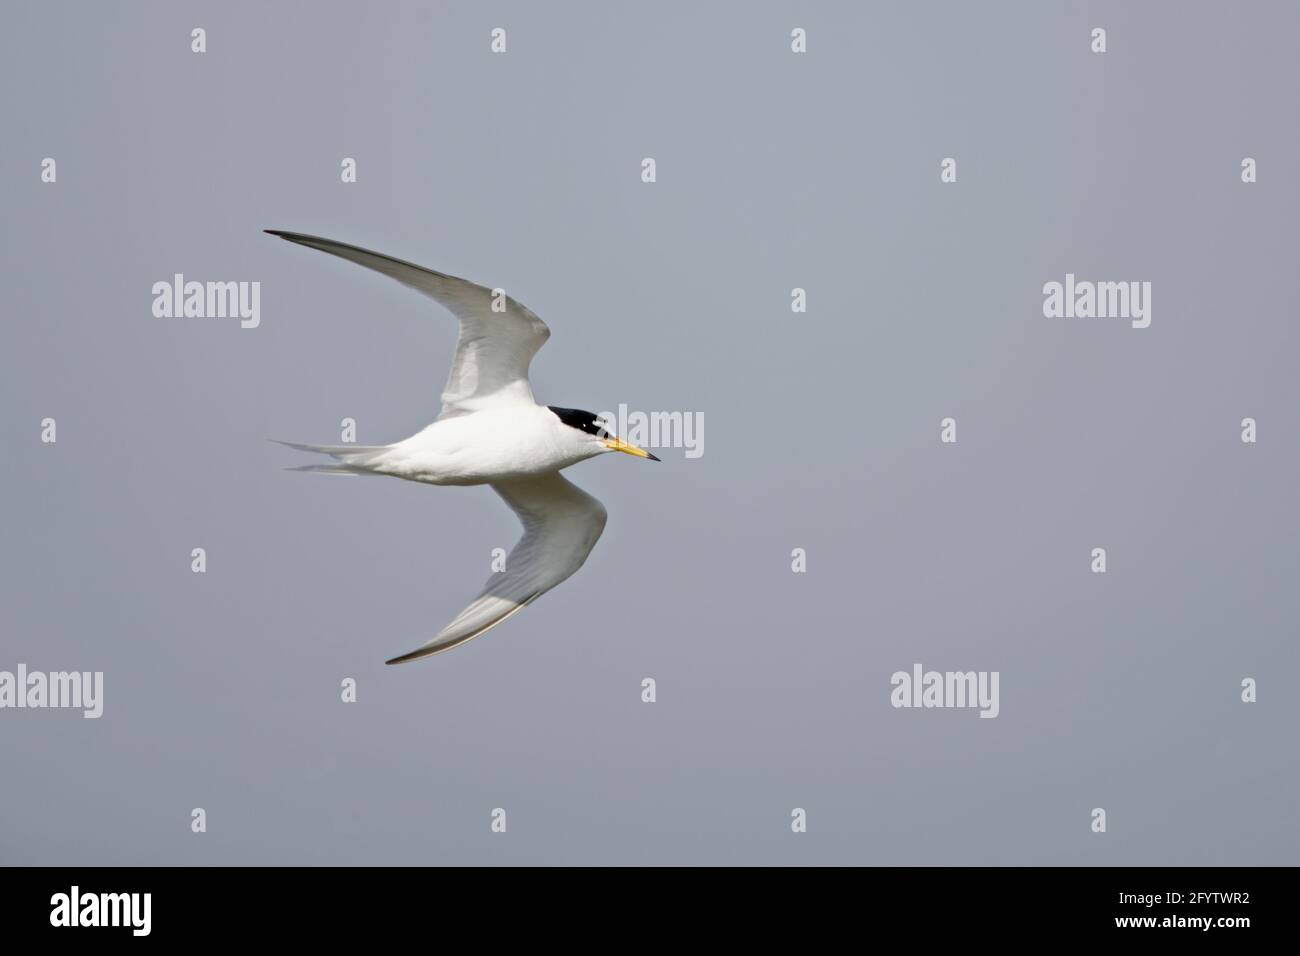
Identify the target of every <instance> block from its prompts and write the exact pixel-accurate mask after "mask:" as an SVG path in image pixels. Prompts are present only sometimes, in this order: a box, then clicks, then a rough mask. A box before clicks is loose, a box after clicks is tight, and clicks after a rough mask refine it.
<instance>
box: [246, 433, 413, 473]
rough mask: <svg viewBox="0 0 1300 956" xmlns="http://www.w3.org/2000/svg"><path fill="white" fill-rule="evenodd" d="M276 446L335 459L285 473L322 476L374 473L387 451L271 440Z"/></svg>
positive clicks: (290, 469)
mask: <svg viewBox="0 0 1300 956" xmlns="http://www.w3.org/2000/svg"><path fill="white" fill-rule="evenodd" d="M270 440H271V441H273V442H275V443H276V444H277V445H285V446H287V447H289V448H296V449H298V451H309V452H313V453H315V454H319V455H329V456H330V457H331V458H333V459H335V462H336V463H334V464H328V465H299V466H298V467H296V468H288V469H286V470H287V471H314V472H316V473H317V474H323V475H367V474H374V473H375V467H374V466H375V464H376V461H377V460H378V458H379V456H380V455H381V454H382V453H383V452H385V451H387V450H388V446H387V445H305V444H302V443H301V442H293V441H280V440H279V439H278V438H272V439H270Z"/></svg>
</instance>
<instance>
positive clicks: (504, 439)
mask: <svg viewBox="0 0 1300 956" xmlns="http://www.w3.org/2000/svg"><path fill="white" fill-rule="evenodd" d="M563 427H564V426H561V425H559V423H558V419H556V417H555V415H554V414H553V413H552V412H551V411H550V410H549V409H546V408H544V407H542V406H539V405H532V406H528V405H520V406H512V407H510V408H503V409H494V410H491V411H482V412H475V413H474V414H472V415H462V416H459V417H456V418H447V419H442V420H440V421H436V422H434V423H433V424H432V425H430V426H429V427H428V428H425V429H424V430H423V431H421V432H418V433H417V434H415V435H412V436H411V437H410V438H408V439H406V440H405V441H401V442H398V443H397V444H395V445H392V446H391V447H390V448H389V449H388V450H387V451H386V452H385V453H384V454H383V456H382V457H380V458H379V459H378V461H377V462H376V463H375V470H376V471H379V472H381V473H383V474H389V475H395V476H396V477H399V478H407V479H409V480H411V481H423V482H428V483H429V484H434V485H478V484H484V483H489V482H494V481H502V480H505V479H509V478H521V477H525V476H529V475H536V474H541V473H544V472H549V471H556V470H557V469H560V468H566V467H568V466H569V465H572V464H575V463H576V462H578V461H581V460H582V459H583V458H586V457H589V456H588V455H586V454H581V455H578V456H577V457H575V456H574V449H573V448H571V447H568V445H569V443H567V442H564V441H563V438H564V435H563V434H562V432H561V431H560V429H561V428H563Z"/></svg>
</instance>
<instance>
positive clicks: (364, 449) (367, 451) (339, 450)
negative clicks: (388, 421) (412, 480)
mask: <svg viewBox="0 0 1300 956" xmlns="http://www.w3.org/2000/svg"><path fill="white" fill-rule="evenodd" d="M267 440H268V441H273V442H275V443H276V444H277V445H284V446H286V447H287V448H296V449H298V450H299V451H313V452H316V453H317V454H321V455H332V456H334V457H335V458H342V457H345V456H347V455H373V454H375V453H376V452H381V451H383V450H384V449H386V448H387V447H388V446H387V445H304V444H302V443H301V442H296V441H280V439H278V438H269V439H267Z"/></svg>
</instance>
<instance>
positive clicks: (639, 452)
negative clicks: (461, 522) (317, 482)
mask: <svg viewBox="0 0 1300 956" xmlns="http://www.w3.org/2000/svg"><path fill="white" fill-rule="evenodd" d="M266 231H267V232H268V233H270V234H271V235H273V236H279V237H280V238H281V239H287V240H289V241H290V242H296V243H298V244H299V245H303V246H310V247H311V248H312V249H319V250H320V251H321V252H328V253H329V254H330V255H334V256H339V257H340V258H343V259H347V260H348V261H350V262H355V263H356V264H357V265H361V266H365V267H366V268H367V269H374V270H375V271H376V272H382V273H383V274H384V275H386V276H389V277H390V278H393V279H396V280H397V281H398V282H400V283H402V284H403V285H406V286H410V287H411V288H413V289H415V290H416V291H418V292H423V293H424V294H425V295H427V296H429V297H430V298H431V299H433V300H434V301H435V302H438V303H439V304H440V305H443V306H445V307H446V308H447V309H448V310H449V311H450V312H451V313H452V314H453V315H455V316H456V318H457V319H459V320H460V339H459V340H458V341H457V343H456V354H455V356H454V357H453V358H452V362H451V374H450V375H449V376H448V377H447V385H446V387H445V388H444V389H443V392H442V413H441V414H440V415H439V416H438V418H437V419H436V420H435V421H434V422H433V424H431V425H429V426H427V427H426V428H424V429H423V430H421V431H419V432H417V433H416V434H414V435H412V436H411V437H410V438H407V439H405V440H403V441H399V442H396V443H395V444H392V445H370V446H362V445H302V444H296V443H293V442H281V443H280V444H284V445H289V446H290V447H292V448H297V449H300V450H303V451H311V452H320V453H322V454H326V455H329V456H331V457H332V458H334V462H333V463H331V464H322V465H307V466H304V467H302V468H298V469H295V470H298V471H315V472H323V473H326V474H336V475H339V474H341V475H358V474H373V475H392V476H393V477H396V478H405V479H407V480H409V481H422V482H425V483H427V484H431V485H480V484H487V485H491V486H492V489H493V490H494V491H495V492H496V493H497V494H499V495H500V496H501V497H502V498H504V499H505V502H506V504H508V505H509V506H510V507H511V508H512V509H513V510H514V512H515V514H517V515H518V516H519V520H520V522H522V523H523V526H524V536H523V537H522V538H520V539H519V542H518V543H517V544H516V545H515V547H514V550H512V551H511V552H510V554H509V556H508V557H507V558H506V570H505V571H503V572H498V573H496V574H493V575H492V577H491V579H490V580H489V581H488V583H487V586H486V587H485V588H484V589H483V592H482V593H481V594H480V595H479V596H478V597H477V598H476V599H475V600H474V602H473V603H472V604H470V605H469V607H467V608H465V610H463V611H461V612H460V614H458V615H457V616H456V618H455V620H453V621H452V622H451V623H450V624H448V625H447V626H446V627H445V628H443V629H442V631H441V632H440V633H439V634H438V635H437V636H436V637H434V638H433V639H432V640H431V641H429V642H428V643H427V644H424V645H422V646H421V647H418V648H416V649H415V650H413V651H411V652H410V653H409V654H403V655H401V656H400V657H394V658H393V659H392V660H390V661H388V663H389V664H400V663H404V662H406V661H413V660H417V659H418V658H421V657H427V656H429V655H430V654H437V653H439V652H441V651H446V650H450V649H451V648H453V647H456V646H457V645H459V644H464V643H465V642H466V641H468V640H471V639H473V638H475V637H478V636H479V635H480V634H483V633H485V632H487V631H489V630H491V629H492V628H494V627H496V626H497V625H498V624H500V623H501V622H503V621H505V620H506V619H507V618H509V617H511V616H512V615H514V614H516V613H518V612H519V611H521V610H523V609H524V608H525V607H527V606H528V605H529V604H531V603H532V602H533V601H535V600H537V599H538V598H539V597H540V596H541V595H543V594H545V593H546V592H547V591H549V590H550V589H551V588H553V587H555V586H556V585H557V584H559V583H560V582H562V581H564V580H565V579H566V578H568V577H569V576H570V575H571V574H573V573H574V572H575V571H577V570H578V568H580V567H582V565H583V562H585V561H586V560H587V555H589V554H590V553H591V549H592V548H593V547H595V544H596V540H597V539H598V538H599V537H600V535H601V532H602V531H604V530H605V517H606V512H605V507H604V505H602V504H601V503H600V502H599V501H597V500H596V499H595V498H593V497H592V496H591V495H589V494H587V493H586V492H585V491H583V490H582V489H581V488H579V487H577V486H576V485H574V484H573V483H572V482H570V481H568V480H567V479H566V478H564V477H563V476H562V475H561V474H560V469H562V468H568V467H569V466H570V465H575V464H577V463H578V462H580V461H584V460H586V459H588V458H594V457H595V456H597V455H602V454H605V453H606V452H611V451H621V452H626V453H627V454H629V455H635V456H637V457H639V458H649V459H651V460H652V461H658V460H659V459H658V458H656V457H655V456H654V455H652V454H650V453H649V452H648V451H645V450H644V449H642V448H638V447H636V446H635V445H631V444H629V443H627V442H625V441H623V440H622V439H620V438H618V437H616V436H615V435H613V434H611V433H609V432H608V431H606V430H605V428H604V427H602V424H601V422H600V421H599V420H598V419H597V417H596V416H595V415H593V414H592V413H591V412H585V411H580V410H578V409H572V408H554V407H551V406H547V405H538V404H537V402H536V401H535V400H534V399H533V390H532V388H531V387H530V386H529V384H528V365H529V363H530V362H531V361H532V358H533V356H534V355H535V354H537V350H538V349H540V348H541V347H542V345H543V344H544V343H545V342H546V340H547V339H548V338H549V337H550V335H551V330H550V329H549V328H547V327H546V323H545V322H543V321H542V320H541V319H539V318H538V317H537V316H536V315H534V314H533V313H532V312H531V311H530V310H529V309H527V308H525V307H524V306H522V305H520V304H519V303H518V302H516V301H515V300H514V299H511V298H509V297H507V296H505V294H504V293H500V294H496V295H494V293H493V291H492V290H490V289H486V288H484V287H483V286H480V285H475V284H474V283H472V282H467V281H466V280H464V279H457V278H456V277H454V276H449V275H443V274H442V273H441V272H435V271H433V270H432V269H425V268H423V267H422V266H417V265H414V264H412V263H410V262H403V261H402V260H400V259H394V258H392V257H390V256H385V255H381V254H379V253H377V252H370V251H368V250H366V249H360V248H358V247H356V246H350V245H347V244H346V243H342V242H334V241H333V240H330V239H321V238H318V237H316V236H304V235H301V234H300V233H295V232H282V231H280V230H276V229H268V230H266Z"/></svg>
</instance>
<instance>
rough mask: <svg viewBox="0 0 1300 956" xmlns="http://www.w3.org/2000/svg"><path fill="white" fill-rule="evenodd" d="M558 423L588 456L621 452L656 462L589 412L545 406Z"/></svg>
mask: <svg viewBox="0 0 1300 956" xmlns="http://www.w3.org/2000/svg"><path fill="white" fill-rule="evenodd" d="M546 407H547V408H549V409H550V410H551V412H552V413H554V415H555V417H556V418H558V419H559V420H560V423H561V424H562V425H564V426H565V428H564V433H565V435H566V436H567V438H569V439H570V440H572V441H574V442H576V443H578V444H579V445H581V446H582V448H583V450H584V451H586V452H588V453H589V455H590V456H595V455H601V454H604V453H605V452H607V451H621V452H623V453H625V454H628V455H635V456H636V457H637V458H649V459H650V460H651V461H658V460H659V459H658V458H656V457H655V456H654V455H652V454H650V453H649V452H648V451H646V450H645V449H644V448H638V447H637V446H636V445H633V444H632V443H631V442H625V441H623V439H621V438H619V437H618V436H617V435H615V434H614V433H613V432H611V431H610V430H609V429H607V428H606V427H605V424H604V423H603V422H602V421H601V419H600V418H599V417H598V416H596V415H594V414H592V413H591V412H584V411H583V410H582V409H579V408H556V407H555V406H554V405H547V406H546Z"/></svg>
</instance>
